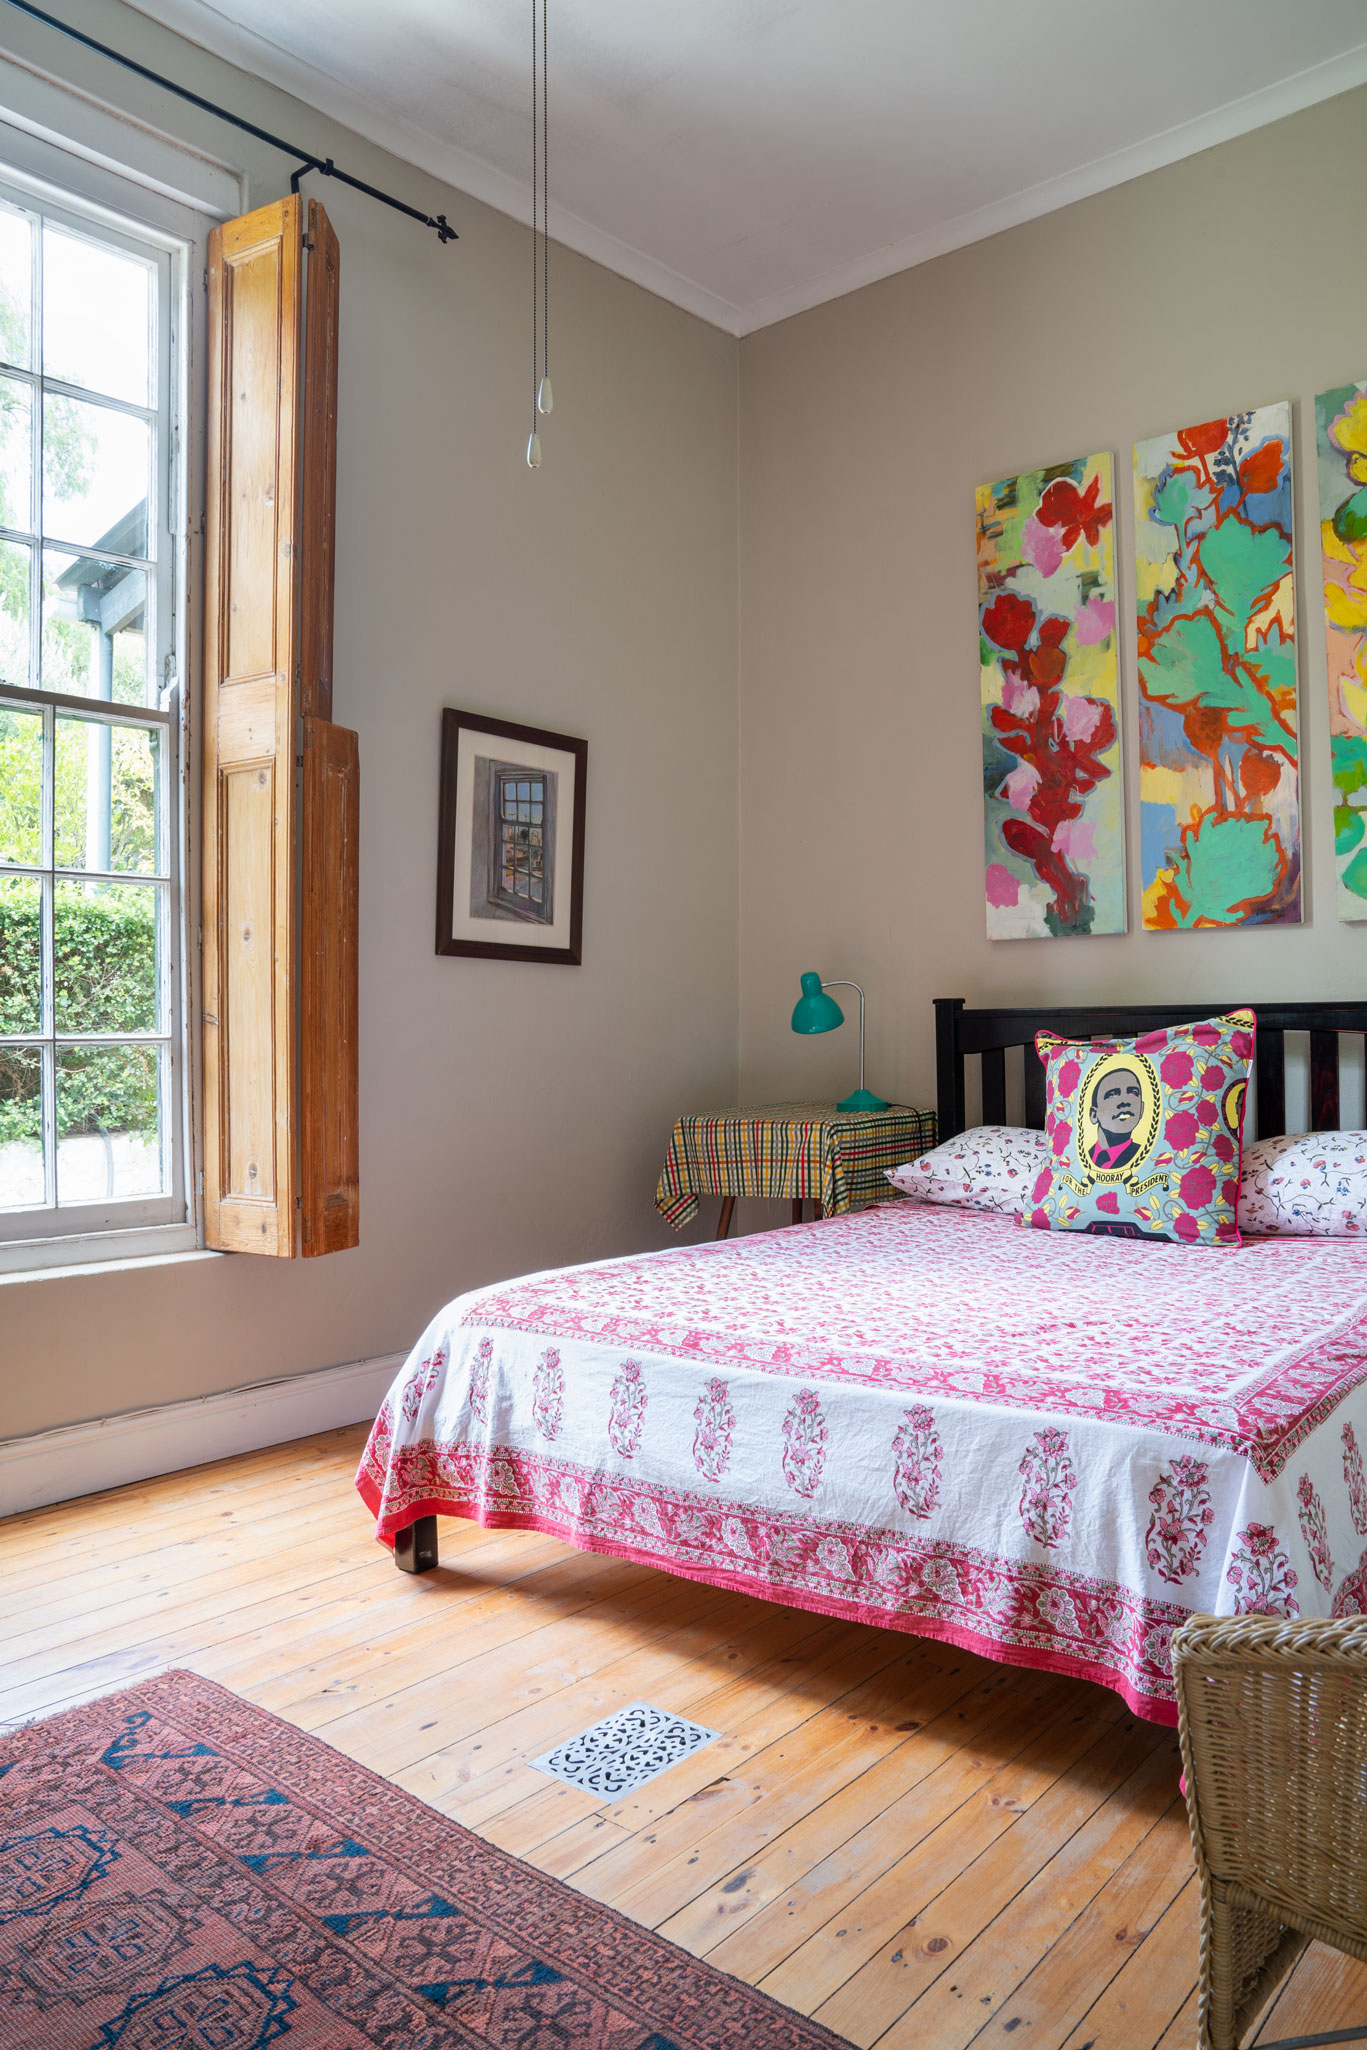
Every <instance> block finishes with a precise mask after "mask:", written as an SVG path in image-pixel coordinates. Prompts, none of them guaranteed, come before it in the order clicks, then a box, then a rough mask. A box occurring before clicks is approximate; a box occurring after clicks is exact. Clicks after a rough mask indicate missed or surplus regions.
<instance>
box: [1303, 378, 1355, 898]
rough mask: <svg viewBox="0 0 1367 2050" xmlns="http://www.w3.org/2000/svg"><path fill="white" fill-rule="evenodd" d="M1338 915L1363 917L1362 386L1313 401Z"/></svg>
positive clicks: (1343, 388)
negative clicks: (1327, 664) (1317, 465)
mask: <svg viewBox="0 0 1367 2050" xmlns="http://www.w3.org/2000/svg"><path fill="white" fill-rule="evenodd" d="M1315 440H1316V443H1317V445H1318V449H1319V484H1320V548H1321V552H1322V555H1323V559H1324V631H1325V640H1326V643H1327V651H1328V656H1329V744H1330V747H1331V749H1332V751H1333V773H1334V857H1335V859H1334V866H1335V869H1336V871H1337V876H1338V913H1339V917H1340V918H1343V919H1354V918H1367V383H1363V384H1345V385H1340V386H1339V387H1338V388H1337V389H1336V390H1334V391H1322V392H1320V393H1319V394H1318V395H1317V396H1316V399H1315Z"/></svg>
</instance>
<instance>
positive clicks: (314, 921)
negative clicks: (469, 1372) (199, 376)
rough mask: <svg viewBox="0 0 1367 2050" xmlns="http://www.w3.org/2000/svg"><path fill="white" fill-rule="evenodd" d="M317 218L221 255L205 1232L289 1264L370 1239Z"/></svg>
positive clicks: (212, 416)
mask: <svg viewBox="0 0 1367 2050" xmlns="http://www.w3.org/2000/svg"><path fill="white" fill-rule="evenodd" d="M303 218H304V217H303V202H302V201H301V200H300V199H299V198H298V197H297V196H291V197H290V198H289V199H285V200H281V201H278V202H277V203H275V204H274V205H271V206H266V207H261V208H260V209H258V211H257V212H255V213H252V214H247V215H245V216H244V217H243V218H242V219H241V220H237V221H229V222H227V223H226V224H225V225H224V226H222V227H220V228H217V229H215V230H214V232H213V235H212V236H211V238H210V245H209V433H208V469H207V474H208V494H207V497H208V504H207V517H206V570H205V609H206V618H205V636H204V641H205V661H204V668H205V676H204V686H205V717H204V758H205V759H204V848H203V919H202V925H203V978H204V1034H203V1050H204V1080H205V1090H204V1164H205V1172H204V1211H205V1237H206V1243H207V1244H208V1245H210V1246H212V1247H215V1248H218V1249H221V1250H223V1251H228V1252H252V1253H268V1254H273V1255H275V1256H277V1257H283V1258H289V1257H291V1256H293V1255H295V1254H298V1253H300V1252H304V1253H315V1252H327V1251H331V1250H334V1249H335V1248H337V1247H339V1246H343V1245H354V1244H356V1243H357V1236H358V1201H357V1180H358V1176H357V1158H356V1125H357V1119H356V924H355V919H356V883H357V819H358V812H357V801H356V790H357V784H356V775H357V757H356V737H355V735H354V734H346V733H343V732H342V730H341V729H339V728H335V727H333V726H332V725H331V723H330V720H329V718H328V714H329V713H330V711H331V696H332V677H331V663H332V592H333V545H332V536H333V527H334V512H335V492H336V452H335V439H336V417H337V406H336V337H337V277H338V264H337V243H336V238H335V236H334V235H333V232H332V228H331V225H330V224H329V223H328V220H327V216H326V214H325V213H324V212H323V209H322V208H321V207H320V206H318V204H317V202H316V201H310V202H309V209H308V220H309V237H308V241H307V242H306V241H305V238H304V234H303ZM306 337H307V349H306ZM306 665H307V666H306Z"/></svg>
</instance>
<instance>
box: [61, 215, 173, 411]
mask: <svg viewBox="0 0 1367 2050" xmlns="http://www.w3.org/2000/svg"><path fill="white" fill-rule="evenodd" d="M151 313H152V272H151V270H150V268H149V267H148V265H147V264H145V263H140V262H139V261H138V259H137V257H135V256H126V255H124V254H123V252H122V251H120V250H117V249H109V248H104V247H101V246H100V244H99V243H97V242H87V241H86V240H85V239H84V237H82V236H80V235H72V234H68V233H67V231H66V230H65V229H63V228H56V227H54V226H53V225H52V223H51V222H50V221H49V222H47V223H46V224H45V225H44V228H43V372H44V375H45V376H47V377H60V378H61V379H62V381H63V383H64V384H83V385H86V386H88V387H89V389H90V390H91V391H101V392H107V393H108V394H109V396H110V398H113V399H130V400H131V401H132V403H133V404H134V405H135V406H146V405H149V404H150V403H151V397H150V374H151V361H152V352H151V348H150V346H149V335H150V319H151Z"/></svg>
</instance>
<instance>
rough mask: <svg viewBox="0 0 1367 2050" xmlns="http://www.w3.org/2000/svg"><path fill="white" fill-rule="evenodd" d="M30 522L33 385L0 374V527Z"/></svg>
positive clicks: (29, 527) (29, 528) (28, 527)
mask: <svg viewBox="0 0 1367 2050" xmlns="http://www.w3.org/2000/svg"><path fill="white" fill-rule="evenodd" d="M33 525H34V522H33V386H32V385H31V384H20V382H19V380H18V379H17V378H15V377H0V527H18V528H19V529H20V530H21V532H23V533H25V534H31V533H32V532H33Z"/></svg>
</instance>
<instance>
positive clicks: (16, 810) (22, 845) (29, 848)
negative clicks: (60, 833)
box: [0, 705, 43, 868]
mask: <svg viewBox="0 0 1367 2050" xmlns="http://www.w3.org/2000/svg"><path fill="white" fill-rule="evenodd" d="M42 858H43V715H42V713H41V712H20V711H17V710H16V709H15V708H14V707H13V706H12V705H0V861H22V862H27V863H29V864H30V865H31V866H33V867H35V868H36V867H37V865H38V863H39V862H40V861H41V860H42Z"/></svg>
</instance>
